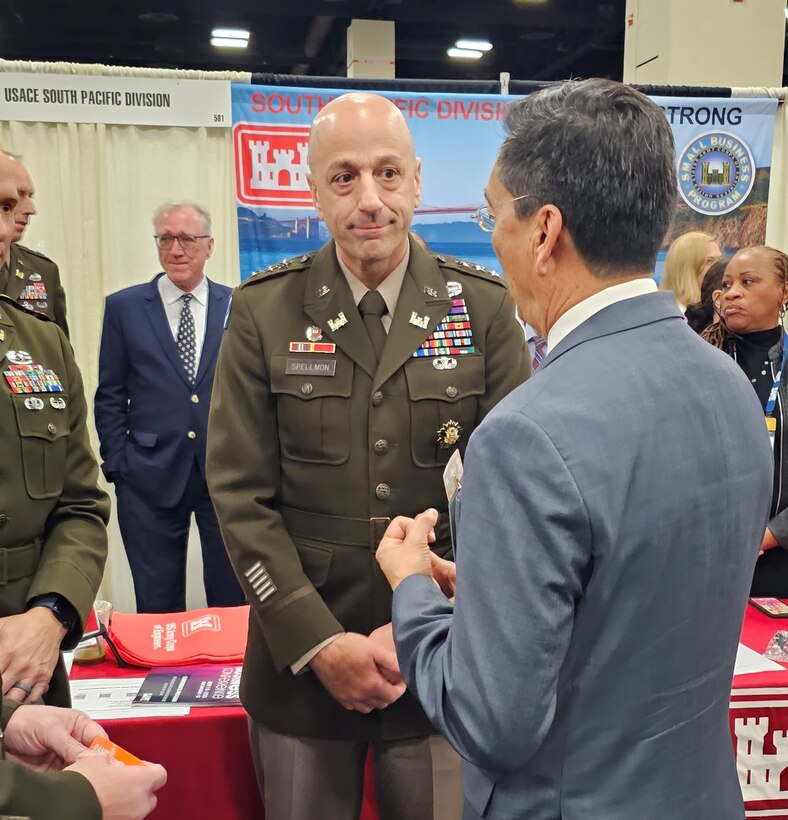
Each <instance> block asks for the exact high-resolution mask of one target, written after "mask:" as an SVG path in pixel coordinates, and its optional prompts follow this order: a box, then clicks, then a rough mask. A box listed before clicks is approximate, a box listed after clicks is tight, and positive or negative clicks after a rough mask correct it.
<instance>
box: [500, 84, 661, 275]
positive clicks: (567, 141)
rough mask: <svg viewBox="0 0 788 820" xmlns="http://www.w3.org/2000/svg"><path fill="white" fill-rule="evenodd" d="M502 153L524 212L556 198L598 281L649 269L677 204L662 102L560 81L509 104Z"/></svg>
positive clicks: (507, 181) (503, 171) (504, 175)
mask: <svg viewBox="0 0 788 820" xmlns="http://www.w3.org/2000/svg"><path fill="white" fill-rule="evenodd" d="M505 128H506V133H507V138H506V140H505V141H504V144H503V147H502V148H501V151H500V154H499V155H498V159H497V169H498V174H499V177H500V179H501V182H502V183H503V184H504V185H505V186H506V188H507V189H508V191H509V192H510V193H511V194H512V196H513V197H516V196H523V195H525V194H528V195H530V196H528V198H527V199H521V200H519V201H518V202H516V203H515V208H516V212H517V215H518V217H519V218H521V219H524V218H527V217H528V216H530V215H531V214H533V213H534V212H535V211H536V210H537V209H538V208H539V207H541V206H542V205H546V204H553V205H555V206H556V207H557V208H559V210H560V211H561V214H562V215H563V218H564V224H565V225H566V226H567V229H568V230H569V233H570V234H571V236H572V240H573V241H574V244H575V247H576V248H577V251H578V253H579V254H580V256H581V257H582V259H583V260H584V262H585V263H586V265H587V266H588V268H589V270H590V271H591V273H592V274H593V275H595V276H598V277H600V278H605V277H611V278H615V277H620V276H621V275H624V274H627V273H642V272H644V271H647V270H652V269H653V267H654V264H655V263H656V258H657V252H658V251H659V248H660V246H661V245H662V241H663V239H664V237H665V232H666V231H667V228H668V223H669V222H670V218H671V216H672V214H673V211H674V209H675V207H676V200H677V190H676V170H675V167H674V162H675V152H674V146H673V134H672V131H671V129H670V125H669V124H668V121H667V119H666V117H665V115H664V113H663V112H662V110H661V109H660V108H659V106H658V105H656V103H654V102H653V101H652V100H650V99H649V98H648V97H646V96H645V94H641V93H640V92H639V91H636V90H635V89H634V88H630V87H628V86H626V85H622V84H621V83H618V82H614V81H613V80H604V79H591V80H583V81H579V82H578V81H573V80H570V81H568V82H564V83H561V84H559V85H555V86H551V87H549V88H546V89H543V90H541V91H539V92H537V93H535V94H531V95H530V96H528V97H526V98H525V99H523V100H519V101H518V102H517V103H515V104H514V105H512V106H510V108H509V110H508V113H507V117H506V121H505Z"/></svg>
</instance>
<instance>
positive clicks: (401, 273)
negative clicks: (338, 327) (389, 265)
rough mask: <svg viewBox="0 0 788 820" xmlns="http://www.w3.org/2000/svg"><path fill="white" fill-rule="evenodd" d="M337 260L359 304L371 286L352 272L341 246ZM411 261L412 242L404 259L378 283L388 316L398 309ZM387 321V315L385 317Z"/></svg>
mask: <svg viewBox="0 0 788 820" xmlns="http://www.w3.org/2000/svg"><path fill="white" fill-rule="evenodd" d="M337 261H338V262H339V267H340V268H342V273H344V274H345V279H347V283H348V287H349V288H350V292H351V293H352V294H353V301H354V302H355V303H356V305H357V306H358V303H359V302H360V301H361V300H362V299H363V298H364V295H365V294H366V293H367V291H368V290H369V288H368V287H367V286H366V285H365V284H364V283H363V282H362V281H361V280H360V279H359V278H358V277H356V276H355V275H354V274H352V273H351V272H350V269H349V268H348V266H347V265H346V264H345V263H344V261H343V260H342V257H341V256H340V255H339V248H337ZM409 261H410V243H409V244H408V246H407V249H406V250H405V256H404V257H403V258H402V261H401V262H400V263H399V265H397V267H396V268H394V270H393V271H391V273H390V274H389V275H388V276H387V277H386V278H385V279H384V280H383V281H382V282H381V283H380V284H379V285H378V288H377V290H378V293H379V294H380V295H381V296H382V297H383V301H384V302H385V303H386V307H387V308H388V316H389V317H392V316H394V311H395V310H396V309H397V301H398V300H399V292H400V291H401V290H402V283H403V281H404V280H405V271H406V270H407V269H408V262H409ZM384 323H385V317H384Z"/></svg>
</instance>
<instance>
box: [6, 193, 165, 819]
mask: <svg viewBox="0 0 788 820" xmlns="http://www.w3.org/2000/svg"><path fill="white" fill-rule="evenodd" d="M16 202H17V196H16V189H15V188H14V187H13V185H11V184H10V183H8V182H4V181H0V252H2V251H4V250H5V248H6V247H7V243H8V242H9V240H10V237H11V230H12V224H13V223H12V219H13V213H14V206H15V205H16ZM2 298H3V300H5V297H2ZM9 305H10V307H9ZM12 348H13V349H12ZM31 351H32V352H31ZM23 353H24V355H22V354H23ZM9 357H10V358H9ZM27 357H30V358H31V359H32V360H33V361H32V363H28V364H25V363H24V361H23V360H25V359H26V358H27ZM13 359H16V360H17V363H16V364H14V362H13ZM20 362H21V363H20ZM0 369H1V370H2V376H3V379H2V386H0V458H2V461H1V462H0V463H2V467H3V471H2V474H0V544H1V545H2V546H1V547H0V555H1V557H0V560H2V566H3V579H2V585H0V611H2V614H4V615H8V614H9V613H10V612H18V611H20V609H24V607H25V602H27V605H28V606H33V607H34V608H33V609H31V610H30V611H29V613H28V615H22V616H16V617H13V616H11V617H5V618H0V668H2V672H3V673H5V674H6V675H7V676H8V680H11V681H14V682H15V685H14V686H12V687H9V686H8V685H7V684H3V680H2V675H0V686H2V690H3V692H4V693H5V692H7V691H8V690H9V688H10V690H11V691H10V694H13V695H14V696H16V700H13V699H11V698H6V697H3V702H2V714H0V817H3V818H6V817H7V818H9V819H10V818H14V820H52V818H57V820H102V818H105V819H106V818H119V817H123V818H127V819H128V820H142V818H144V817H147V816H148V814H150V812H152V811H153V809H154V808H155V807H156V797H155V795H154V792H156V791H157V790H158V789H160V788H161V787H162V786H163V785H164V784H165V782H166V781H167V773H166V772H165V770H164V769H163V768H162V767H161V766H158V765H154V764H148V765H145V766H119V765H112V764H111V763H110V762H109V761H108V760H107V758H105V757H104V756H103V755H99V754H95V753H92V752H89V751H88V749H87V747H88V746H89V745H90V744H91V743H92V742H93V740H94V739H95V738H96V737H98V736H104V737H106V732H104V730H103V729H102V728H101V727H100V726H99V725H98V724H97V723H96V722H95V721H92V720H90V718H88V717H87V715H85V714H83V713H82V712H77V711H76V710H74V709H60V708H55V707H49V706H39V705H20V703H19V701H20V700H23V699H25V698H26V697H28V698H29V700H30V701H31V703H35V701H37V700H38V697H39V696H40V695H41V693H42V692H43V691H44V689H45V687H46V681H48V680H49V675H50V674H51V667H52V664H53V663H54V658H53V652H52V651H50V646H53V645H54V646H56V645H57V644H58V643H60V638H61V636H62V634H63V632H64V631H65V629H64V627H63V626H62V625H61V623H60V622H59V621H58V617H59V616H58V614H57V612H59V613H61V614H63V613H66V614H68V615H69V618H70V617H72V614H70V613H68V607H71V609H72V610H73V609H74V605H73V604H71V603H70V601H72V600H73V601H74V602H75V604H77V605H79V606H80V607H81V610H80V612H81V614H84V610H85V608H86V607H87V608H89V607H90V605H91V604H92V601H93V596H94V594H95V588H96V587H97V586H98V580H99V579H100V577H101V571H102V568H103V566H104V558H105V555H106V534H105V524H106V518H107V514H108V511H109V510H108V502H107V499H106V496H104V494H103V493H101V492H100V491H99V490H98V489H97V488H96V476H97V467H96V464H95V461H94V460H93V456H92V454H91V452H90V449H89V446H88V441H87V434H86V432H85V398H84V396H83V395H82V385H81V382H80V379H79V373H78V372H77V370H76V367H75V365H74V360H73V354H72V353H71V348H70V346H69V344H68V342H67V341H66V340H65V338H64V336H63V334H62V333H61V332H60V331H59V330H58V329H57V327H56V326H55V325H54V324H51V323H49V320H47V319H43V320H39V319H38V318H36V317H33V316H29V315H27V312H26V311H25V310H23V309H22V308H20V307H19V306H18V305H16V304H15V303H13V302H10V301H8V300H5V301H4V302H3V303H2V304H0ZM9 374H11V375H10V376H9ZM57 385H59V386H60V387H62V388H63V390H60V391H58V390H56V389H55V388H56V386H57ZM30 386H33V387H37V388H48V389H35V390H28V388H29V387H30ZM44 400H47V402H46V404H47V406H48V408H49V409H46V408H45V407H41V408H39V403H43V402H44ZM61 403H62V406H61ZM39 418H40V419H41V420H40V421H39ZM58 425H59V426H58ZM69 431H70V432H69ZM25 541H29V542H30V543H27V544H25V543H24V542H25ZM18 544H21V545H22V546H18ZM61 591H65V593H66V595H68V596H69V597H68V598H66V597H65V596H64V595H62V594H60V593H61ZM42 592H45V593H46V594H45V595H43V596H40V595H38V593H42ZM53 602H54V603H55V604H59V606H58V607H57V611H55V610H50V611H47V610H48V609H49V604H50V603H53ZM37 603H39V604H41V606H40V607H39V606H36V604H37ZM74 611H75V610H74ZM73 617H76V616H73ZM75 630H78V631H77V635H79V634H81V624H79V625H78V626H75V627H73V628H71V630H70V633H73V632H75ZM37 631H38V632H40V633H41V634H36V632H37ZM17 633H18V634H17ZM52 636H54V637H52ZM67 637H68V638H69V639H70V640H71V634H69V635H68V636H67ZM72 642H73V640H72ZM28 656H30V658H29V659H28ZM56 656H57V651H56V649H55V650H54V657H55V658H56ZM50 661H51V663H50ZM28 668H30V669H32V670H33V672H32V673H31V674H28V673H27V672H26V669H28ZM17 675H19V676H21V677H20V678H18V679H17V677H16V676H17ZM63 682H65V679H63ZM61 699H62V698H61ZM6 757H7V759H6Z"/></svg>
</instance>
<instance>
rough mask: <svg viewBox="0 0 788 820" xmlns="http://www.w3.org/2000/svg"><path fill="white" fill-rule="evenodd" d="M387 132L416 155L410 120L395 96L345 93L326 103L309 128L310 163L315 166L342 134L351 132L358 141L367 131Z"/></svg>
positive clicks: (371, 132)
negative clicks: (329, 145)
mask: <svg viewBox="0 0 788 820" xmlns="http://www.w3.org/2000/svg"><path fill="white" fill-rule="evenodd" d="M380 132H385V133H386V134H387V135H388V136H389V138H390V139H394V140H397V141H401V146H402V148H403V149H405V150H406V151H409V152H410V154H411V155H412V157H413V158H414V160H415V158H416V149H415V147H414V145H413V137H412V136H411V133H410V129H409V128H408V124H407V122H406V121H405V117H403V116H402V112H401V111H400V110H399V108H397V106H396V105H394V103H393V102H391V100H387V99H386V98H385V97H381V96H380V95H378V94H366V93H364V92H363V91H354V92H352V93H350V94H343V95H342V96H341V97H337V98H336V99H334V100H332V101H331V102H330V103H328V105H326V106H324V107H323V108H322V109H321V110H320V113H319V114H318V115H317V116H316V117H315V119H314V120H313V121H312V127H311V129H310V131H309V167H310V168H311V169H313V170H314V166H315V163H319V162H320V161H321V159H322V156H323V154H324V152H325V145H326V143H327V142H328V143H329V144H332V141H333V140H334V139H335V138H336V137H337V136H338V135H339V136H342V135H343V134H344V135H347V136H348V137H349V138H350V139H351V140H352V141H353V142H357V141H358V140H359V139H362V138H363V137H364V136H365V135H368V134H369V135H370V136H374V134H375V133H380Z"/></svg>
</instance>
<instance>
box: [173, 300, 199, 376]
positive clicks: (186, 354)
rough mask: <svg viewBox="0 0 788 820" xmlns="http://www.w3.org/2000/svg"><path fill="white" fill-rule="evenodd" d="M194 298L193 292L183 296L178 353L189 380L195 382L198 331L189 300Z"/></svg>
mask: <svg viewBox="0 0 788 820" xmlns="http://www.w3.org/2000/svg"><path fill="white" fill-rule="evenodd" d="M193 298H194V295H193V294H191V293H184V294H183V296H181V301H182V302H183V305H182V306H181V317H180V319H179V320H178V337H177V339H176V343H177V345H178V355H179V356H180V357H181V361H182V362H183V367H184V369H185V370H186V375H187V376H188V377H189V382H190V383H191V384H194V363H195V361H196V359H197V331H196V329H195V326H194V314H193V313H192V309H191V307H189V302H191V300H192V299H193Z"/></svg>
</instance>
